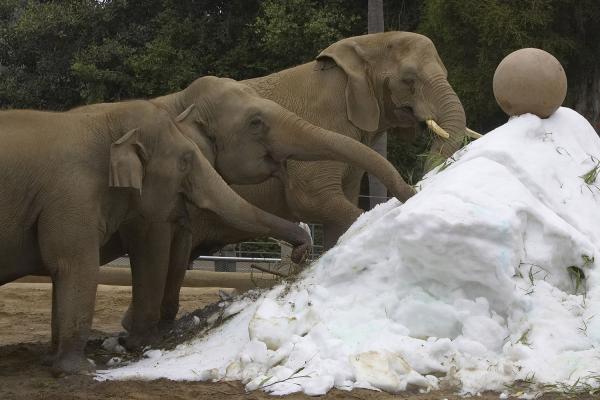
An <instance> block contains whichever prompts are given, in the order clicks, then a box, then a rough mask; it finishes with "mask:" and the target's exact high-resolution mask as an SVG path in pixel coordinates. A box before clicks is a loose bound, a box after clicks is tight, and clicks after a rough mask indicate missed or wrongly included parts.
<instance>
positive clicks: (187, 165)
mask: <svg viewBox="0 0 600 400" xmlns="http://www.w3.org/2000/svg"><path fill="white" fill-rule="evenodd" d="M192 158H193V154H192V152H191V151H186V152H185V153H183V155H182V156H181V157H180V158H179V162H178V165H177V166H178V168H179V171H180V172H184V173H185V172H189V171H190V170H191V169H192Z"/></svg>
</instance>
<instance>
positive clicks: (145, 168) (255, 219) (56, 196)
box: [0, 101, 310, 375]
mask: <svg viewBox="0 0 600 400" xmlns="http://www.w3.org/2000/svg"><path fill="white" fill-rule="evenodd" d="M178 125H180V124H177V123H176V122H175V121H173V119H172V118H171V117H170V115H169V114H168V113H167V112H166V111H164V110H162V109H160V108H158V107H157V106H156V105H154V104H152V103H150V102H147V101H130V102H124V103H119V104H118V105H115V106H114V107H110V108H106V109H104V110H102V111H100V110H89V112H85V111H80V112H77V113H51V112H41V111H29V110H23V111H21V110H18V111H4V112H1V113H0V139H1V141H2V146H1V147H0V180H1V181H2V183H3V190H2V191H0V226H1V229H0V260H1V261H0V285H2V284H5V283H8V282H10V281H13V280H15V279H17V278H20V277H22V276H25V275H29V274H41V275H50V276H51V278H52V282H53V291H52V297H53V299H52V348H53V357H52V370H53V372H54V373H55V374H59V375H60V374H64V373H74V372H79V371H82V370H87V369H90V365H89V364H88V363H87V361H86V360H85V357H84V354H83V349H84V346H85V343H86V341H87V337H88V334H89V331H90V329H91V324H92V316H93V312H94V302H95V294H96V286H97V271H98V267H99V264H100V258H101V256H100V253H101V252H100V249H101V247H104V246H106V245H107V244H108V243H109V242H110V241H111V239H112V237H113V235H114V234H115V233H116V232H117V230H118V229H120V228H122V227H128V225H130V222H131V221H136V222H140V221H141V222H142V224H136V225H135V227H136V230H135V232H136V234H138V236H137V239H138V240H140V241H142V240H143V245H145V246H148V247H156V246H158V245H159V244H160V243H162V242H163V241H166V240H170V238H169V235H171V234H172V231H173V230H172V229H169V228H170V227H171V226H172V225H173V224H175V223H177V222H179V221H181V220H185V217H186V215H187V211H186V205H185V202H184V199H185V201H187V202H188V203H191V204H193V205H194V206H195V207H198V208H203V209H207V210H212V211H214V212H215V213H217V214H218V215H220V216H221V217H222V218H224V219H225V220H226V221H227V222H228V223H230V224H234V225H238V226H239V228H240V229H262V230H264V231H265V232H267V233H269V234H271V233H272V234H274V235H280V236H281V237H287V240H289V241H290V242H292V243H295V244H299V245H302V246H304V247H306V246H308V244H309V243H310V238H309V237H308V235H307V234H306V232H305V231H304V230H302V229H301V228H300V227H298V226H297V225H295V224H293V223H291V222H288V221H285V220H283V219H281V218H277V217H274V216H272V215H270V214H267V213H265V212H263V211H261V210H259V209H257V208H255V207H253V206H251V205H250V204H249V203H247V202H245V201H244V200H243V199H241V198H240V197H239V196H238V195H237V194H236V193H235V192H234V191H233V190H232V189H231V188H230V187H229V186H228V185H227V184H226V183H225V182H224V181H223V180H222V178H221V177H220V176H219V175H218V174H217V173H216V171H215V170H214V168H212V166H211V165H210V162H209V161H208V160H207V159H206V158H205V157H204V155H203V154H202V153H201V152H200V149H199V148H198V146H197V145H196V144H194V143H193V142H192V141H191V140H189V139H188V138H187V137H186V136H185V135H183V134H182V132H181V130H180V127H179V126H178ZM184 128H185V127H184ZM257 226H258V227H259V228H256V227H257ZM139 244H140V245H141V243H139ZM167 260H168V255H167ZM165 273H166V271H165Z"/></svg>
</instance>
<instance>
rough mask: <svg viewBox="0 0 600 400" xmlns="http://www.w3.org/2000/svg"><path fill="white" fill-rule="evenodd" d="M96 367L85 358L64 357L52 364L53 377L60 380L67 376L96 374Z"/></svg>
mask: <svg viewBox="0 0 600 400" xmlns="http://www.w3.org/2000/svg"><path fill="white" fill-rule="evenodd" d="M95 369H96V368H95V365H94V364H93V363H92V362H90V361H89V360H87V359H86V358H85V357H83V356H76V355H72V356H64V357H61V358H56V359H55V360H54V362H53V363H52V368H51V371H52V375H53V376H54V377H55V378H60V377H63V376H67V375H76V374H89V373H91V372H94V370H95Z"/></svg>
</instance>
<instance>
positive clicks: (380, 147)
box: [368, 0, 387, 208]
mask: <svg viewBox="0 0 600 400" xmlns="http://www.w3.org/2000/svg"><path fill="white" fill-rule="evenodd" d="M368 7H369V11H368V30H369V33H377V32H383V30H384V29H383V0H369V6H368ZM371 147H372V148H373V150H375V151H376V152H378V153H379V154H381V155H382V156H383V157H385V158H387V133H386V132H382V133H381V134H380V135H379V137H377V138H376V139H375V141H374V142H373V144H372V145H371ZM369 195H370V196H371V197H370V198H369V204H370V208H374V207H375V206H376V205H377V204H379V203H383V202H385V199H386V198H387V189H386V187H385V186H384V185H383V184H382V183H381V182H380V181H379V179H377V178H376V177H374V176H369Z"/></svg>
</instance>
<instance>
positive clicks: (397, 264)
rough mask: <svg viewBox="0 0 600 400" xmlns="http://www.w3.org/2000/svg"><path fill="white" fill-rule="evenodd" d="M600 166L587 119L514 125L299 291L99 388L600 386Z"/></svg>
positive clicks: (340, 250)
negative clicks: (156, 381)
mask: <svg viewBox="0 0 600 400" xmlns="http://www.w3.org/2000/svg"><path fill="white" fill-rule="evenodd" d="M598 160H600V139H599V138H598V136H597V135H596V133H595V132H594V130H593V129H592V127H591V126H590V125H589V124H588V123H587V122H586V121H585V120H584V119H583V118H582V117H581V116H580V115H579V114H577V113H576V112H574V111H572V110H570V109H567V108H561V109H559V110H558V111H557V112H556V113H555V114H554V115H553V116H551V117H550V118H549V119H545V120H541V119H539V118H538V117H536V116H533V115H530V114H527V115H524V116H521V117H518V118H514V119H512V120H510V121H509V122H508V123H506V124H505V125H503V126H501V127H499V128H498V129H496V130H494V131H492V132H490V133H488V134H487V135H486V136H485V137H483V138H482V139H479V140H477V141H475V142H473V143H471V144H470V145H469V146H468V147H466V148H465V149H463V150H461V151H460V152H458V153H457V154H455V156H454V157H453V160H451V161H450V162H448V163H446V164H445V165H443V166H442V167H441V168H439V169H438V171H437V172H436V173H432V174H430V175H429V176H427V177H426V179H424V181H423V182H422V183H421V185H422V189H421V191H420V192H419V193H418V194H417V195H416V196H414V197H413V198H411V199H410V200H409V201H408V202H406V203H405V204H404V205H400V204H399V203H398V202H397V201H395V200H391V201H389V202H388V203H386V204H384V205H381V206H379V207H377V208H376V209H374V210H373V211H372V212H370V213H367V214H364V215H363V216H362V217H361V218H360V219H359V220H358V221H357V222H356V223H355V224H354V225H353V226H352V227H351V228H350V230H349V231H348V232H347V233H346V234H345V235H344V236H343V237H342V238H341V239H340V241H339V243H338V245H337V246H336V247H335V248H333V249H332V250H331V251H329V252H328V253H326V254H325V255H324V256H323V257H322V258H321V259H320V260H319V261H318V262H316V263H315V264H314V265H313V266H311V267H310V268H309V269H308V270H307V271H305V273H304V274H303V275H302V278H301V279H300V280H299V281H298V282H297V283H296V284H294V285H293V286H292V287H287V288H286V287H282V286H279V287H276V288H274V289H272V290H271V291H269V292H266V293H264V294H263V295H262V297H261V298H260V299H259V300H258V301H256V302H249V301H246V300H244V301H240V302H238V303H234V304H233V305H232V306H231V308H230V309H229V310H228V312H229V313H231V314H237V315H235V316H234V317H232V318H231V319H229V320H228V322H226V323H225V324H224V325H222V326H221V327H219V328H217V329H216V330H214V331H213V333H212V334H210V335H208V336H207V337H205V338H202V339H197V340H195V341H193V342H191V343H187V344H184V345H180V346H179V347H178V348H177V349H175V350H174V351H171V352H165V353H163V354H162V355H161V356H160V357H158V358H148V359H145V360H142V361H140V362H138V363H135V364H131V365H128V366H125V367H121V368H118V369H113V370H107V371H102V372H100V375H99V377H100V379H127V378H136V379H139V378H142V379H153V378H160V377H165V378H169V379H176V380H203V379H236V380H238V379H239V380H242V381H244V382H245V383H246V384H247V388H248V389H249V390H252V389H256V388H262V389H264V390H267V391H270V392H273V393H274V394H285V393H290V392H296V391H304V392H305V393H307V394H310V395H317V394H322V393H325V392H326V391H328V390H329V389H331V388H332V387H337V388H342V389H352V388H355V387H362V388H378V389H382V390H385V391H390V392H398V391H402V390H404V389H406V388H407V387H408V386H416V387H421V388H423V389H437V388H441V387H457V388H458V389H459V390H461V391H462V392H463V393H476V392H479V391H482V390H488V389H489V390H503V389H504V388H505V386H504V385H506V384H510V383H511V382H514V381H515V380H517V379H527V380H533V381H535V382H537V383H547V384H558V383H567V384H574V383H576V382H577V384H578V385H583V384H590V385H595V386H598V385H600V381H599V380H598V378H597V376H599V375H600V350H599V348H600V270H599V268H598V262H597V261H595V260H596V258H598V256H599V253H598V249H599V248H600V224H599V222H600V207H599V206H598V204H599V202H598V201H599V200H600V189H599V188H598V187H596V186H595V183H594V178H595V176H592V175H593V171H595V168H600V167H599V165H600V162H599V161H598ZM590 171H592V173H591V174H588V172H590ZM586 174H587V175H586ZM586 181H587V182H586ZM584 277H585V279H584ZM594 375H595V376H596V377H594Z"/></svg>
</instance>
